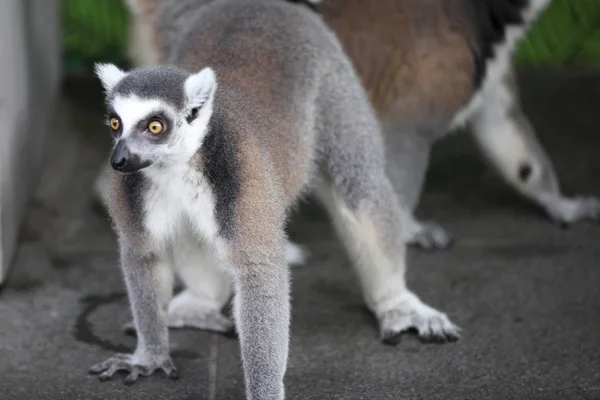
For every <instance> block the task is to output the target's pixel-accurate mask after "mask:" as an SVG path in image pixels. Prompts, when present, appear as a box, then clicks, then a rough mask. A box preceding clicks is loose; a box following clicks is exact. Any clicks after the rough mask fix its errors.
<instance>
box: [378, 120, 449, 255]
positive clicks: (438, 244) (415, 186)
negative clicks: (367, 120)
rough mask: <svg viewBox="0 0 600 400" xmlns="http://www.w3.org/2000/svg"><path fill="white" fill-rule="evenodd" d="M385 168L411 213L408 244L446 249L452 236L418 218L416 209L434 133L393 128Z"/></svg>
mask: <svg viewBox="0 0 600 400" xmlns="http://www.w3.org/2000/svg"><path fill="white" fill-rule="evenodd" d="M384 136H385V141H386V146H385V151H386V170H387V174H388V176H389V177H390V180H391V181H392V184H393V185H394V189H395V191H396V193H397V194H398V197H399V198H400V202H401V203H402V205H403V206H404V207H405V208H406V210H407V211H408V212H409V214H408V220H407V230H408V243H409V244H412V245H416V246H419V247H421V248H423V249H427V250H430V249H444V248H447V247H449V246H450V245H451V244H452V241H453V239H452V236H451V235H450V234H449V233H448V232H447V231H446V230H444V229H443V228H442V227H440V226H439V225H438V224H436V223H434V222H431V221H417V220H416V219H415V218H414V216H413V212H414V210H415V208H416V207H417V205H418V202H419V198H420V196H421V191H422V190H423V184H424V181H425V174H426V172H427V166H428V163H429V153H430V149H431V146H432V144H433V142H434V140H435V136H436V135H434V134H429V133H424V132H422V131H419V130H416V129H414V128H407V129H398V128H397V127H393V128H392V127H391V128H389V129H386V133H385V135H384Z"/></svg>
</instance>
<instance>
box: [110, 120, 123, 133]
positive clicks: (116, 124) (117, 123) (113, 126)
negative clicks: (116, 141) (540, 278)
mask: <svg viewBox="0 0 600 400" xmlns="http://www.w3.org/2000/svg"><path fill="white" fill-rule="evenodd" d="M120 127H121V122H120V121H119V120H118V119H117V118H115V117H113V118H111V119H110V129H112V130H113V131H118V130H119V128H120Z"/></svg>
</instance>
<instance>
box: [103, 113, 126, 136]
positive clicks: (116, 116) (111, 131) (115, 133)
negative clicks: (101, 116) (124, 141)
mask: <svg viewBox="0 0 600 400" xmlns="http://www.w3.org/2000/svg"><path fill="white" fill-rule="evenodd" d="M113 118H116V119H118V120H119V129H117V130H116V131H115V130H114V129H112V128H111V127H110V120H111V119H113ZM104 123H105V124H106V125H107V126H108V129H109V130H110V133H111V134H112V135H113V136H117V135H120V134H121V133H123V121H121V118H120V117H119V115H118V114H117V113H116V112H115V110H114V109H113V108H112V107H111V108H110V109H109V110H108V113H107V114H106V120H105V121H104Z"/></svg>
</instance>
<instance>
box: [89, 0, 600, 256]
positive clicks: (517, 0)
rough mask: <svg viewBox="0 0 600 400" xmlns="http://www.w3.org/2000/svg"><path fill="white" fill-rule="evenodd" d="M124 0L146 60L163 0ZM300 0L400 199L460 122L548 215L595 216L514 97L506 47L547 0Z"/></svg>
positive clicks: (156, 45) (425, 236) (136, 52)
mask: <svg viewBox="0 0 600 400" xmlns="http://www.w3.org/2000/svg"><path fill="white" fill-rule="evenodd" d="M126 1H127V3H128V5H129V9H130V10H131V12H132V14H133V19H132V24H131V35H130V46H129V51H130V57H131V58H132V59H133V60H134V61H135V62H136V63H137V64H141V65H149V64H150V65H152V64H155V63H157V62H158V61H159V60H161V59H163V57H164V56H163V48H162V47H161V39H160V37H159V36H160V33H159V32H161V30H162V28H163V27H164V26H165V25H164V23H163V22H164V18H163V16H162V14H160V13H157V10H158V9H159V7H158V6H159V5H160V4H161V3H164V2H165V1H166V2H168V1H169V0H126ZM281 1H291V0H281ZM299 1H301V0H295V2H299ZM304 1H305V2H309V3H314V4H316V5H317V6H318V8H317V10H318V11H319V13H320V14H321V15H322V16H323V18H324V19H325V21H326V22H327V23H328V24H329V26H330V28H331V29H333V31H334V32H335V33H336V34H337V35H338V38H339V39H340V41H341V42H342V45H343V46H344V49H345V51H346V53H347V54H348V55H349V56H350V59H351V60H352V61H353V63H354V66H355V69H356V70H357V72H358V74H359V76H360V77H361V79H362V82H363V85H364V86H365V88H366V89H367V92H368V93H369V97H370V99H371V103H372V104H373V105H374V107H375V109H376V111H377V114H378V116H379V119H380V122H381V124H382V126H383V128H384V131H385V137H386V142H387V143H386V144H387V145H386V149H387V158H388V161H389V162H388V172H389V174H390V177H391V179H392V183H393V184H394V187H395V189H396V191H397V192H398V194H399V195H400V196H401V199H402V201H403V202H404V204H405V205H406V206H407V207H408V208H409V209H411V210H414V209H415V208H416V206H417V204H418V200H419V197H420V194H421V190H422V186H423V183H424V177H425V172H426V169H427V165H428V162H429V153H430V148H431V146H432V145H433V143H435V142H436V141H437V140H438V139H440V138H442V137H444V136H445V135H446V133H447V132H449V131H451V130H453V129H454V128H456V127H459V126H461V125H465V124H466V125H468V126H469V127H470V128H471V132H472V133H473V136H474V137H475V139H476V142H477V143H478V144H479V145H480V148H481V150H482V151H483V153H484V155H485V156H486V157H487V159H489V160H490V162H491V164H492V165H493V166H495V167H496V169H497V170H498V171H499V172H500V174H501V176H503V177H504V178H505V180H506V181H507V182H508V183H509V184H510V185H511V186H512V187H514V188H515V189H516V190H517V191H519V192H520V193H521V194H522V195H524V196H526V197H527V198H529V199H530V200H532V201H533V202H535V203H537V204H538V205H539V206H541V207H542V208H543V209H544V210H545V211H546V212H547V214H548V215H549V216H550V217H551V219H552V220H554V221H555V222H558V223H560V224H568V223H572V222H576V221H579V220H584V219H598V218H599V217H600V202H599V201H598V199H596V198H594V197H588V196H581V197H573V198H569V197H565V196H564V195H563V194H562V193H561V191H560V185H559V182H558V178H557V176H556V173H555V171H554V168H553V166H552V163H551V161H550V160H549V158H548V156H547V155H546V153H545V151H544V149H543V147H542V145H541V144H540V143H539V141H538V139H537V138H536V136H535V132H534V130H533V129H532V127H531V124H530V123H529V121H528V118H527V116H526V115H525V114H524V113H523V111H522V109H521V106H520V104H519V98H518V90H517V86H516V80H515V77H514V73H513V68H512V65H511V56H512V54H513V50H514V48H515V44H516V43H517V41H518V40H519V38H520V37H522V36H523V34H524V33H525V32H526V30H527V28H528V26H529V25H530V24H531V23H532V21H534V20H535V19H536V17H537V16H538V14H539V13H540V12H541V11H542V10H543V9H544V8H545V7H546V6H547V5H548V4H549V3H550V0H427V1H423V0H377V1H372V0H322V1H310V0H304ZM97 182H98V187H99V186H100V184H101V182H102V180H101V179H99V180H98V181H97ZM410 225H411V226H412V229H411V230H412V233H411V239H410V242H411V243H414V244H417V245H420V246H421V247H425V248H444V247H447V246H448V245H449V244H450V243H451V236H450V235H449V234H448V233H446V231H445V230H444V229H442V228H441V227H439V226H438V225H437V224H435V223H430V222H428V223H421V222H418V221H416V220H415V219H414V218H413V217H412V216H411V219H410Z"/></svg>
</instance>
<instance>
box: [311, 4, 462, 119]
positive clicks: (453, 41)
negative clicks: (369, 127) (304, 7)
mask: <svg viewBox="0 0 600 400" xmlns="http://www.w3.org/2000/svg"><path fill="white" fill-rule="evenodd" d="M460 1H461V0H458V1H456V0H447V1H439V0H377V1H369V0H327V1H325V2H323V5H322V6H321V8H320V11H321V13H322V14H323V15H324V18H325V20H326V21H327V23H328V24H329V25H330V27H331V28H332V29H333V30H334V31H335V32H336V34H337V35H338V37H339V38H340V40H341V42H342V43H343V45H344V47H345V50H346V52H347V53H348V55H349V56H350V58H351V59H352V61H353V62H354V65H355V67H356V69H357V71H358V73H359V75H360V77H361V79H362V80H363V84H364V86H365V88H366V89H367V91H368V93H369V96H370V99H371V102H372V104H373V105H374V107H375V109H376V110H377V112H378V114H379V116H380V118H382V119H383V120H385V119H387V118H393V119H394V121H390V122H401V123H402V124H404V125H420V124H423V123H425V122H426V121H429V122H428V123H430V122H431V121H432V118H433V123H439V124H441V125H445V124H447V123H448V122H449V120H450V119H451V118H452V117H453V116H454V114H455V113H456V112H457V110H459V109H460V108H461V107H463V106H465V105H466V103H467V102H468V101H469V99H470V97H471V95H472V91H473V78H472V77H473V74H474V64H473V56H472V53H471V46H472V43H470V42H469V39H468V38H469V31H468V29H469V25H468V20H467V19H466V18H465V17H464V15H463V14H462V13H461V8H460Z"/></svg>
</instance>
